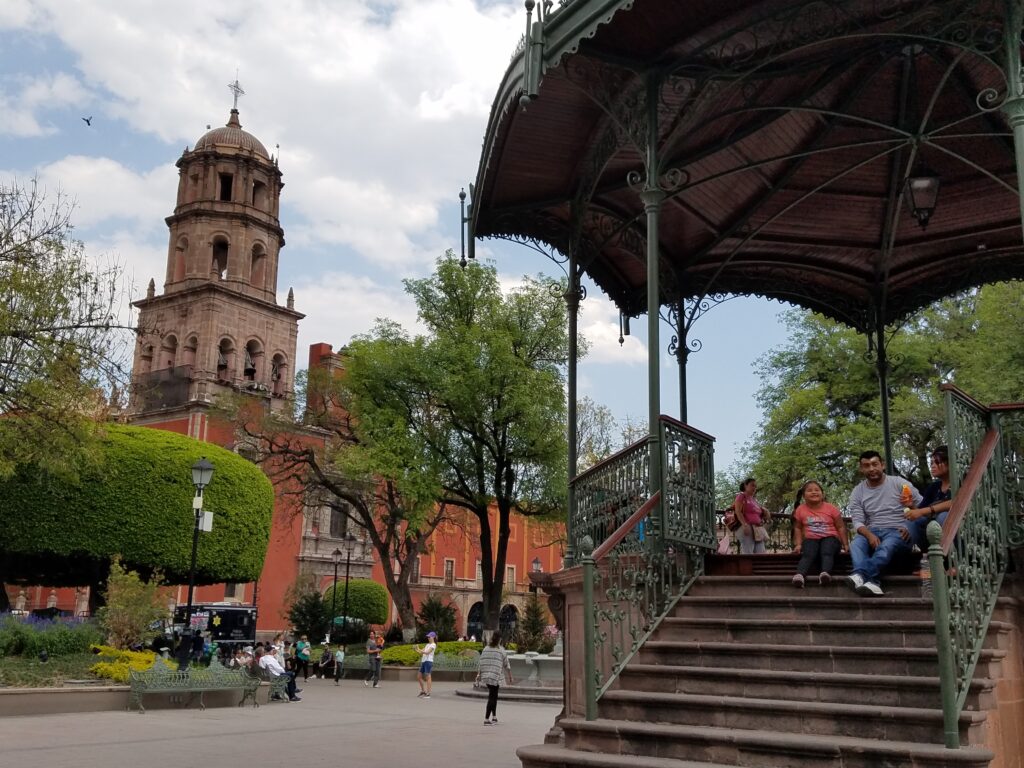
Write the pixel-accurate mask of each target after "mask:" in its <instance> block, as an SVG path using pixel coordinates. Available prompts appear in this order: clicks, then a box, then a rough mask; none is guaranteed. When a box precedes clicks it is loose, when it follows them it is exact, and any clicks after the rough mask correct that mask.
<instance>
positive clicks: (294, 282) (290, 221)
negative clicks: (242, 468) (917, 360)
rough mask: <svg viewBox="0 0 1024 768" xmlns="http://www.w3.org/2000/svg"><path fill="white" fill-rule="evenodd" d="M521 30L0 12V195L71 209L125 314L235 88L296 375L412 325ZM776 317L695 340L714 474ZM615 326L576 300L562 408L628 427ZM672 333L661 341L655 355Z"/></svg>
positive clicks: (440, 9) (407, 7) (141, 4)
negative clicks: (381, 328) (576, 391)
mask: <svg viewBox="0 0 1024 768" xmlns="http://www.w3.org/2000/svg"><path fill="white" fill-rule="evenodd" d="M524 13H525V12H524V11H523V5H522V2H521V1H520V0H486V1H484V2H481V1H480V0H478V1H477V2H475V3H474V2H472V1H471V0H391V1H389V2H380V1H379V0H337V2H331V3H327V2H322V1H320V2H314V1H313V0H310V1H309V2H306V1H304V0H222V1H221V2H218V3H216V4H212V5H211V4H209V3H206V2H173V3H168V2H165V1H160V2H158V1H156V0H132V1H131V2H128V0H105V1H101V0H74V1H73V2H72V1H69V0H3V2H0V178H2V179H4V180H7V181H9V180H10V179H11V178H12V177H16V178H18V179H19V180H22V181H25V180H28V179H29V178H31V177H32V176H37V177H38V178H39V179H40V180H41V182H42V183H43V184H44V185H45V187H46V188H47V189H48V190H51V191H52V192H55V191H56V190H57V189H58V188H60V189H62V190H63V191H64V192H66V193H67V194H68V195H70V196H72V197H74V198H75V199H76V200H77V210H76V213H75V217H74V219H75V222H76V231H77V235H78V236H79V237H80V238H81V239H82V240H84V241H85V243H86V246H87V249H88V252H89V253H90V255H92V256H93V257H96V258H102V259H113V260H115V261H117V262H118V263H121V264H123V265H124V267H125V270H126V273H127V275H128V277H129V278H130V279H131V280H132V282H133V287H132V288H131V289H130V291H131V295H132V296H133V297H138V296H140V295H142V293H143V292H144V290H145V285H146V283H147V282H148V281H149V279H150V278H151V277H154V278H157V285H158V290H159V288H160V282H161V280H162V276H163V274H164V264H165V259H166V251H167V228H166V225H165V224H164V221H163V219H164V217H166V216H168V215H169V214H170V213H171V212H172V209H173V207H174V201H175V193H176V190H177V169H176V168H175V167H174V163H175V161H176V160H177V159H178V157H180V155H181V153H182V151H183V150H184V149H185V147H186V146H191V145H192V144H194V143H195V140H196V139H197V138H199V136H201V135H202V134H203V133H204V132H205V130H206V126H207V125H213V126H216V125H220V124H223V123H225V122H226V121H227V117H228V110H229V109H230V107H231V94H230V92H229V91H228V89H227V84H228V83H229V82H230V81H232V80H234V78H235V73H236V71H237V73H238V79H239V80H240V82H241V84H242V86H243V87H244V88H245V90H246V92H247V93H246V95H245V96H243V97H242V98H241V100H240V103H239V110H240V112H241V121H242V124H243V126H244V127H245V129H246V130H248V131H250V132H252V133H253V134H254V135H255V136H256V137H257V138H259V139H260V140H261V141H262V142H263V143H264V145H266V146H267V148H268V149H270V151H271V152H274V153H276V152H278V151H279V152H280V167H281V170H282V171H283V173H284V181H285V189H284V191H283V193H282V208H281V223H282V226H283V227H284V229H285V237H286V240H287V245H286V247H285V248H284V250H283V251H282V255H281V268H280V277H279V284H278V301H279V302H281V303H283V302H284V297H285V296H286V295H287V291H288V288H289V287H293V288H294V290H295V301H296V309H298V310H299V311H301V312H304V313H306V315H307V317H306V319H305V320H304V321H302V323H301V325H300V333H299V348H298V359H299V361H302V360H304V359H305V357H306V350H307V349H308V346H309V344H311V343H314V342H318V341H326V342H328V343H332V344H334V346H335V348H338V347H340V346H342V345H344V344H345V343H346V342H348V340H349V339H350V338H351V337H352V336H353V335H355V334H358V333H362V332H365V331H367V330H369V328H370V327H371V325H372V323H373V320H374V318H375V317H378V316H387V317H392V318H394V319H395V320H398V321H399V322H401V323H403V324H404V325H406V326H407V327H412V326H413V325H414V323H415V308H414V307H413V305H412V303H411V302H410V301H409V300H408V298H407V297H406V296H405V295H404V293H403V290H402V285H401V278H402V277H408V276H413V277H416V276H422V275H425V274H428V273H429V272H430V270H431V269H432V267H433V263H434V260H435V259H436V257H437V256H438V255H440V254H442V253H443V252H444V251H445V249H447V248H454V249H456V250H458V247H459V200H458V192H459V189H460V187H463V186H465V187H467V188H468V184H469V182H470V181H472V180H473V178H474V176H475V173H476V164H477V160H478V154H479V148H480V145H481V140H482V137H483V133H484V128H485V125H486V121H487V116H488V112H489V109H490V105H491V101H492V99H493V96H494V91H495V89H496V87H497V84H498V82H499V79H500V77H501V75H502V73H503V72H504V69H505V67H506V66H507V64H508V60H509V56H510V54H511V52H512V50H513V48H514V47H515V45H516V42H517V40H518V39H519V36H520V35H521V34H522V30H523V27H524V17H523V14H524ZM90 116H91V117H92V118H93V120H92V125H91V126H88V125H86V124H85V122H83V121H82V119H81V118H82V117H90ZM277 145H279V146H280V149H279V150H276V149H274V148H275V146H277ZM477 255H478V257H479V258H484V259H490V260H493V261H494V263H495V264H496V265H497V267H498V269H499V272H500V273H501V274H502V277H503V281H504V282H505V283H506V284H512V283H514V282H515V281H516V279H517V278H518V277H519V276H521V275H523V274H524V273H528V274H536V273H538V272H544V273H546V274H552V275H560V274H561V273H560V271H559V269H558V267H556V266H554V265H553V264H551V263H550V262H547V261H546V260H545V259H544V258H543V257H541V256H538V255H537V254H535V253H534V252H532V251H531V250H529V249H526V248H522V247H517V246H512V245H505V244H499V243H491V242H483V243H479V244H478V246H477ZM782 309H783V307H781V306H780V305H779V304H776V303H771V302H767V301H764V300H761V299H745V298H743V299H735V300H733V301H730V302H728V303H726V304H725V305H723V306H721V307H718V308H716V309H714V310H713V311H711V312H710V313H709V314H707V315H706V316H705V317H704V318H702V319H701V320H699V321H698V323H697V325H696V326H695V329H694V335H695V336H696V337H697V338H699V339H700V340H701V341H702V343H703V349H702V350H701V351H700V352H698V353H695V354H693V355H691V356H690V367H689V376H688V379H689V386H690V395H689V414H690V418H689V421H690V423H691V424H693V426H695V427H697V428H699V429H702V430H704V431H706V432H709V433H711V434H712V435H715V436H716V438H717V439H718V443H717V456H716V465H717V466H718V467H719V468H727V467H728V466H729V465H730V464H732V462H733V461H734V460H735V458H736V455H737V449H738V447H739V446H740V445H742V444H743V443H744V442H746V441H747V440H749V438H750V436H751V435H752V433H753V432H754V431H755V430H756V429H757V426H758V423H759V420H760V412H759V410H758V408H757V406H756V403H755V401H754V395H755V392H756V389H757V386H758V381H757V378H756V375H755V372H754V370H753V367H752V366H753V363H754V361H755V360H756V359H757V358H759V357H760V356H762V355H764V354H765V352H766V351H767V350H768V349H769V348H771V347H773V346H777V345H779V344H781V343H782V342H783V341H784V340H785V333H784V329H783V328H782V327H781V325H780V323H779V314H780V312H781V311H782ZM632 325H633V332H634V333H633V335H632V336H631V337H630V338H629V339H627V341H626V343H625V345H623V346H622V347H620V346H619V344H618V321H617V315H616V312H615V309H614V307H613V306H612V305H611V304H610V302H608V301H607V299H606V298H605V297H604V296H603V295H602V294H601V293H600V291H598V290H597V289H595V288H593V286H591V287H590V291H589V297H588V299H587V300H586V302H584V305H583V312H582V316H581V329H582V330H583V332H584V333H585V335H586V336H587V338H588V340H589V341H590V344H591V352H590V354H589V356H588V357H587V359H585V360H584V361H583V362H582V363H581V367H580V383H581V394H583V395H589V396H590V397H592V398H593V399H594V400H595V401H597V402H599V403H602V404H605V405H607V406H609V407H610V408H611V409H612V411H613V412H614V413H615V414H616V416H617V417H619V418H620V419H622V418H625V417H627V416H632V417H633V418H636V419H640V420H643V419H644V418H645V416H646V412H647V406H646V392H647V385H646V355H647V351H646V339H645V334H644V333H643V329H644V327H645V326H646V320H645V319H644V318H641V319H639V320H634V321H633V323H632ZM670 336H671V331H670V330H669V329H668V328H667V327H664V328H663V331H662V346H663V348H664V347H665V345H667V343H668V339H669V338H670ZM662 359H663V372H664V375H663V383H662V387H663V390H662V391H663V395H662V403H663V406H662V410H663V411H664V412H666V413H669V414H671V415H676V414H677V413H678V406H677V395H676V393H677V380H676V370H675V363H674V360H673V359H672V358H670V357H669V356H668V354H667V353H665V354H663V355H662Z"/></svg>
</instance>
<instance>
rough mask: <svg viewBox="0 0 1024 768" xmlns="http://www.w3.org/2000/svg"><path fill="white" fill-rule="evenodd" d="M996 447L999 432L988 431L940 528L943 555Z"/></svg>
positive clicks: (962, 520)
mask: <svg viewBox="0 0 1024 768" xmlns="http://www.w3.org/2000/svg"><path fill="white" fill-rule="evenodd" d="M986 410H987V409H986ZM998 447H999V430H996V429H990V430H988V432H986V433H985V438H984V439H983V440H982V441H981V445H980V446H979V448H978V453H977V454H976V455H975V456H974V460H973V461H971V466H970V468H969V469H968V470H967V475H966V476H965V477H964V481H963V483H961V485H960V490H959V491H958V492H957V494H956V496H955V497H954V498H953V505H952V506H951V507H950V509H949V515H948V516H947V517H946V522H945V523H944V524H943V526H942V554H943V555H948V554H949V549H950V547H952V546H953V541H954V540H955V539H956V537H957V534H958V533H960V526H961V525H963V522H964V518H966V517H967V512H968V510H969V509H970V506H971V502H972V501H973V500H974V495H975V494H976V493H977V492H978V489H979V488H981V481H982V480H983V479H984V477H985V470H986V469H987V468H988V465H989V463H990V462H991V461H992V459H993V458H994V457H995V454H996V448H998Z"/></svg>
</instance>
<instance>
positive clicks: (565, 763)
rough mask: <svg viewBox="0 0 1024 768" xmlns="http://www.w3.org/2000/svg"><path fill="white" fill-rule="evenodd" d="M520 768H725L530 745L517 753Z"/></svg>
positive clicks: (667, 758)
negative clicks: (520, 764) (521, 767)
mask: <svg viewBox="0 0 1024 768" xmlns="http://www.w3.org/2000/svg"><path fill="white" fill-rule="evenodd" d="M516 757H518V758H519V759H520V760H521V761H522V764H523V768H574V767H576V766H578V767H579V768H728V766H727V764H726V763H704V762H701V763H695V762H694V761H692V760H673V759H672V758H669V757H644V756H638V755H603V754H601V753H599V752H575V751H573V750H570V749H566V748H565V747H563V746H557V745H553V744H531V745H530V746H527V747H520V748H519V749H517V750H516Z"/></svg>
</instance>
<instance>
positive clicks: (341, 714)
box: [0, 680, 561, 768]
mask: <svg viewBox="0 0 1024 768" xmlns="http://www.w3.org/2000/svg"><path fill="white" fill-rule="evenodd" d="M299 685H300V687H302V688H303V692H302V693H301V694H300V695H301V696H302V701H301V702H298V703H295V704H284V703H278V702H273V703H271V704H264V705H263V706H261V707H260V708H259V709H253V708H252V707H245V708H244V709H242V708H238V707H230V708H216V709H214V708H211V709H207V710H206V711H205V712H202V711H199V710H198V709H187V710H181V709H174V710H152V711H150V712H147V713H146V714H143V715H140V714H138V713H136V712H123V711H118V712H87V713H80V714H66V715H35V716H26V717H5V718H0V768H121V767H122V766H124V768H135V766H178V765H181V766H199V767H201V768H256V767H257V766H259V767H260V768H266V767H267V766H275V767H276V766H286V767H287V768H307V766H308V767H312V766H332V768H348V767H349V766H353V767H358V768H393V767H395V766H399V767H401V768H420V767H421V766H422V767H423V768H519V765H520V763H519V761H518V760H516V756H515V751H516V747H519V746H522V745H524V744H540V743H541V742H542V741H543V739H544V734H545V733H547V731H548V729H549V728H550V727H551V725H552V723H554V719H555V715H557V714H558V712H559V710H560V709H561V704H537V703H531V704H527V703H518V702H502V701H499V702H498V718H499V720H500V721H501V722H500V723H499V724H498V725H495V726H484V724H483V719H484V702H483V701H479V700H475V699H466V698H463V697H459V696H456V695H455V689H456V688H458V687H459V686H460V685H465V683H436V684H435V685H434V693H433V695H432V696H431V698H430V699H418V698H416V693H417V691H418V690H419V689H418V687H417V685H416V683H415V682H413V683H408V682H398V681H395V682H391V681H384V682H382V683H381V687H380V688H378V689H376V690H374V689H373V688H366V687H364V686H363V684H362V682H360V681H359V680H343V681H342V683H341V685H340V686H338V687H335V685H334V682H333V681H330V680H310V681H309V682H308V683H305V684H303V683H302V682H300V683H299Z"/></svg>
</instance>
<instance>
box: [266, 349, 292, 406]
mask: <svg viewBox="0 0 1024 768" xmlns="http://www.w3.org/2000/svg"><path fill="white" fill-rule="evenodd" d="M287 368H288V363H287V361H286V360H285V358H284V355H282V354H276V355H274V359H273V360H271V361H270V391H271V392H272V393H273V395H274V396H275V397H283V396H284V393H285V390H284V387H285V373H286V371H287Z"/></svg>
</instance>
